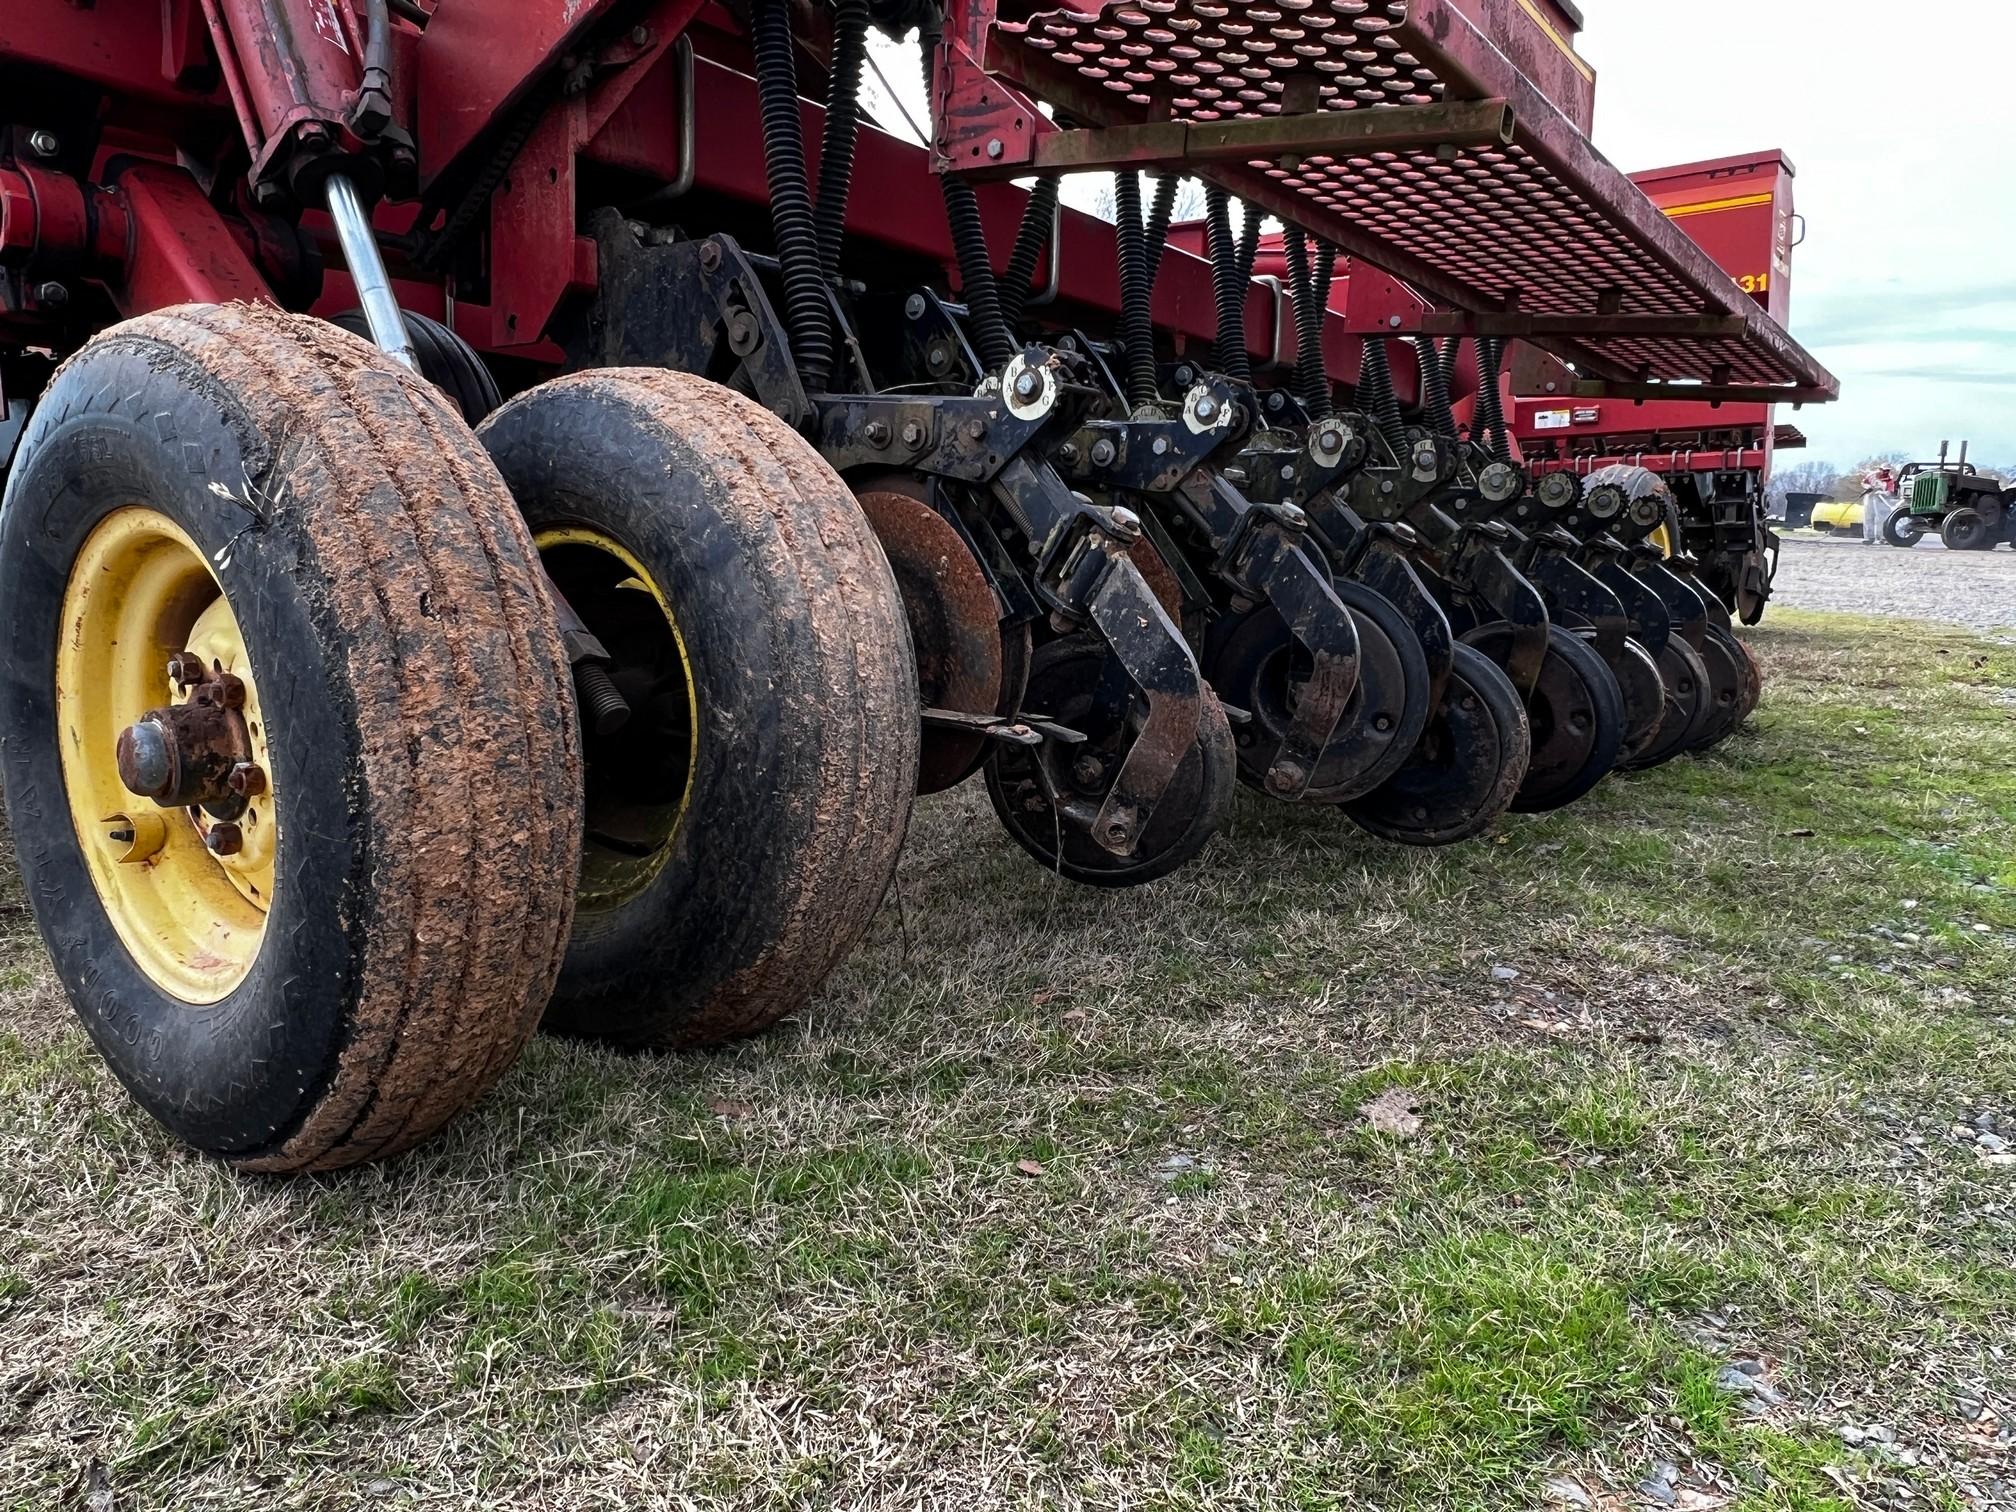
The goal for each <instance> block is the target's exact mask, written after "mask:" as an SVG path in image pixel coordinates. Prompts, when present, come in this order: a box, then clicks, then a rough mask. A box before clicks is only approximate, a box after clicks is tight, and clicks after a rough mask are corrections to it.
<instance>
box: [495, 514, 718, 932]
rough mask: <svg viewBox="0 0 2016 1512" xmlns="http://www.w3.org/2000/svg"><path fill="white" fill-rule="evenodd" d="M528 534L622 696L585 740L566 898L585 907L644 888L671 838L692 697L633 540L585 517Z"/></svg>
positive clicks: (675, 626) (687, 671)
mask: <svg viewBox="0 0 2016 1512" xmlns="http://www.w3.org/2000/svg"><path fill="white" fill-rule="evenodd" d="M533 541H534V544H535V545H537V547H538V548H539V555H540V558H541V559H542V560H543V561H544V562H545V564H546V570H547V572H548V573H549V574H551V575H552V578H553V581H554V583H555V584H556V585H557V586H558V587H559V589H560V591H561V592H562V593H564V594H565V595H566V597H567V601H568V603H569V604H570V605H572V606H573V609H574V612H575V613H576V614H578V615H580V616H581V619H582V621H583V622H584V623H585V624H586V625H587V627H588V629H589V630H590V631H591V632H592V633H593V634H594V635H595V636H596V638H597V639H598V640H600V641H601V642H602V643H603V645H604V646H605V647H606V648H607V649H608V650H609V652H610V654H611V656H612V658H613V659H614V662H615V665H616V676H617V680H618V683H619V686H621V687H622V688H623V690H624V692H625V694H626V696H628V697H630V698H631V700H632V711H631V718H630V722H629V723H628V724H627V725H626V726H625V727H624V728H623V729H622V730H621V731H619V732H618V733H617V734H616V735H614V736H612V737H609V738H607V739H605V740H598V739H594V738H590V739H589V740H588V743H587V758H588V760H587V781H586V799H587V801H586V807H585V813H586V823H585V833H584V834H583V837H582V846H581V880H580V885H579V887H578V888H577V889H576V892H575V899H574V908H575V912H576V913H579V914H595V913H599V912H606V911H608V910H610V909H614V908H616V907H618V906H619V905H621V904H623V903H625V902H628V901H629V900H630V899H632V898H634V897H636V896H637V895H638V894H639V893H641V892H643V891H644V889H645V888H646V887H648V886H650V884H651V882H652V880H653V879H654V878H656V877H657V875H658V874H659V872H660V871H662V870H663V869H664V867H665V863H666V861H667V860H668V859H669V858H670V857H671V855H672V853H673V851H674V849H675V848H676V840H677V836H678V833H679V827H680V826H681V825H682V824H683V823H684V822H685V819H686V810H687V808H688V806H689V805H690V804H691V803H692V800H693V773H694V770H695V768H696V767H697V765H698V763H699V759H700V721H699V718H698V710H699V699H698V696H697V695H696V693H695V691H694V686H693V663H692V660H691V659H690V658H689V657H688V656H687V654H686V641H685V638H684V637H683V636H682V635H681V633H680V630H679V621H678V620H677V619H676V618H675V617H674V616H673V613H672V605H671V602H670V601H669V600H668V599H667V598H666V596H665V591H664V589H663V588H661V587H660V586H659V585H658V582H657V580H656V579H655V578H654V577H652V575H651V573H650V572H649V571H648V570H647V569H646V568H645V566H644V564H643V563H642V562H641V561H640V560H638V558H637V556H636V554H635V553H634V552H632V551H631V550H630V549H629V548H628V547H627V546H624V545H623V544H622V543H621V542H620V541H617V540H616V539H614V538H613V537H611V536H609V535H608V534H606V533H605V532H603V531H600V530H596V529H594V528H593V527H591V526H586V525H564V526H554V527H551V528H549V529H546V530H542V531H540V532H538V533H537V534H536V535H535V536H534V538H533ZM640 700H641V701H640Z"/></svg>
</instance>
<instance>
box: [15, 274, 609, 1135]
mask: <svg viewBox="0 0 2016 1512" xmlns="http://www.w3.org/2000/svg"><path fill="white" fill-rule="evenodd" d="M0 605H4V625H5V632H6V636H7V646H8V648H9V651H8V658H7V664H6V669H5V672H4V675H0V750H4V761H5V787H6V797H7V808H8V814H9V819H10V822H11V824H12V826H13V833H14V840H15V844H16V847H17V849H18V851H19V854H20V859H21V866H22V872H23V878H24V882H25V889H26V892H27V895H28V896H29V897H30V898H31V899H32V900H33V904H34V908H35V913H36V921H37V923H38V924H39V926H40V928H41V931H42V935H43V938H44V940H45V941H46V942H47V944H48V948H49V953H50V956H51V959H52V961H53V962H54V965H55V969H56V973H57V975H58V976H59V977H60V978H61V980H62V982H63V985H64V987H65V988H66V989H67V991H68V993H69V996H70V999H71V1001H72V1003H73V1004H74V1005H75V1007H76V1010H77V1012H78V1014H79V1016H80V1017H81V1018H82V1020H83V1022H84V1024H85V1027H86V1028H87V1030H88V1031H89V1033H90V1035H91V1038H92V1039H93V1041H94V1042H95V1043H96V1044H97V1046H98V1048H99V1050H100V1051H101V1053H102V1054H103V1055H104V1057H105V1060H106V1061H107V1063H108V1064H109V1065H110V1067H111V1068H112V1070H113V1071H114V1073H115V1074H116V1075H117V1076H118V1077H119V1079H120V1080H121V1081H123V1082H124V1083H125V1084H126V1085H127V1087H129V1088H130V1089H131V1090H132V1092H133V1094H134V1096H135V1097H136V1098H137V1099H138V1100H139V1101H140V1103H141V1104H142V1105H143V1106H144V1107H146V1109H147V1110H148V1111H149V1112H150V1113H152V1114H153V1115H154V1116H155V1117H156V1118H158V1119H159V1120H160V1121H161V1122H162V1123H163V1124H165V1125H166V1126H167V1127H168V1128H169V1129H170V1130H171V1131H172V1132H173V1133H175V1134H176V1135H177V1136H179V1137H180V1138H182V1139H183V1140H186V1141H187V1142H188V1143H189V1144H191V1145H193V1146H195V1147H196V1148H198V1149H200V1150H203V1151H206V1152H208V1153H210V1154H212V1155H216V1156H220V1157H223V1158H225V1159H228V1160H230V1161H233V1162H235V1163H237V1164H238V1165H240V1166H242V1167H245V1168H248V1169H252V1170H259V1171H274V1172H287V1171H301V1170H326V1169H332V1168H335V1167H339V1166H345V1165H350V1164H354V1163H357V1162H359V1161H364V1160H371V1159H376V1158H380V1157H384V1156H389V1155H392V1154H394V1153H396V1152H398V1151H400V1150H402V1149H405V1148H407V1147H409V1146H411V1145H413V1144H415V1143H417V1142H418V1141H420V1140H422V1139H424V1138H425V1137H427V1135H429V1134H430V1133H432V1132H433V1131H435V1130H437V1129H439V1128H440V1127H441V1126H442V1125H443V1124H445V1123H446V1122H447V1121H448V1120H449V1119H450V1118H452V1117H454V1116H455V1114H457V1113H458V1112H460V1111H461V1110H462V1109H463V1108H465V1107H467V1106H468V1105H469V1104H470V1103H471V1102H472V1101H474V1100H475V1099H476V1098H477V1097H478V1096H479V1095H480V1094H481V1093H482V1092H483V1091H484V1090H485V1089H486V1088H487V1087H489V1086H490V1085H491V1084H492V1083H493V1082H495V1081H496V1080H497V1078H498V1077H499V1076H501V1075H502V1074H503V1072H504V1071H505V1069H506V1068H508V1067H509V1066H510V1065H511V1063H512V1061H513V1060H514V1059H515V1058H516V1056H517V1054H518V1052H519V1050H520V1049H521V1048H522V1046H523V1045H524V1043H525V1041H526V1039H527V1038H528V1037H529V1035H530V1034H531V1032H532V1031H533V1029H534V1028H535V1026H536V1025H537V1023H538V1020H539V1015H540V1013H541V1011H542V1010H543V1009H544V1007H545V1004H546V999H547V996H548V994H549V992H550V990H551V987H552V983H553V980H554V978H555V976H556V975H557V972H558V969H559V965H560V959H561V956H562V953H563V951H564V949H565V945H566V940H567V934H568V928H569V919H570V912H571V899H572V884H573V878H574V874H575V870H576V865H577V859H578V847H579V825H580V817H579V816H580V781H581V777H580V752H579V748H578V743H577V740H576V736H575V733H574V730H575V721H574V718H573V704H572V692H571V686H570V683H569V680H568V673H567V663H566V658H565V654H564V650H563V647H562V645H561V641H560V637H559V633H558V629H557V625H556V622H555V619H554V614H553V607H552V603H551V600H550V598H549V597H548V595H547V593H546V590H545V588H544V586H543V580H542V578H541V576H540V574H539V571H538V563H537V558H536V556H535V554H534V550H533V546H532V542H531V538H530V536H529V534H528V533H527V532H526V530H525V528H524V525H523V523H522V521H520V519H519V518H518V516H517V513H516V511H515V510H514V509H513V507H512V504H511V499H510V496H509V494H508V493H507V492H506V491H505V488H504V485H503V483H502V481H501V480H500V479H499V478H498V476H497V472H496V469H495V468H494V467H492V466H491V464H490V461H489V458H488V457H487V456H486V455H485V454H484V452H483V449H482V447H481V446H480V445H478V444H477V442H476V439H475V437H474V435H473V434H472V433H471V432H470V430H469V429H468V428H467V427H466V426H465V425H464V424H463V423H462V421H461V419H460V418H459V417H458V416H457V415H456V414H455V412H454V411H453V409H452V408H451V406H450V405H449V404H448V402H447V401H446V400H445V399H443V397H442V396H441V395H440V393H439V392H438V391H437V390H435V389H434V388H433V387H432V386H430V385H428V384H426V383H424V382H422V381H421V380H419V379H418V378H417V377H415V376H413V375H412V374H410V373H408V372H407V371H405V370H404V369H403V368H401V367H399V366H398V365H397V364H395V363H394V362H392V361H391V360H390V359H389V358H387V357H386V356H385V355H384V354H383V353H381V352H379V351H378V350H377V349H376V348H374V347H372V346H370V345H369V344H368V343H366V342H364V341H361V340H358V339H357V338H355V337H352V336H349V335H346V334H345V333H343V332H341V331H339V330H337V329H336V328H335V327H333V326H331V325H329V324H327V323H326V322H323V321H319V320H312V319H308V318H305V317H299V316H291V315H284V314H281V313H279V312H277V311H272V310H268V309H264V308H259V307H252V306H242V305H241V306H193V305H192V306H184V307H179V308H173V309H167V310H162V311H160V312H157V313H154V314H150V315H146V316H143V317H141V318H139V319H135V320H130V321H127V322H125V323H123V324H121V325H118V326H115V327H113V328H112V329H110V330H109V331H107V332H105V333H104V334H102V335H100V336H99V337H97V338H96V339H94V340H93V341H92V342H91V343H90V344H89V345H87V346H86V347H85V348H84V349H83V350H82V351H81V352H80V353H79V354H78V355H77V356H75V357H73V358H72V359H71V360H70V361H69V362H67V363H66V364H64V366H63V367H62V369H61V370H60V371H59V373H58V374H57V376H56V378H55V380H54V382H53V383H52V384H51V386H50V388H49V390H48V391H47V393H46V394H45V395H44V397H43V399H42V401H41V404H40V406H39V407H38V410H37V412H36V415H35V418H34V421H33V423H32V425H31V428H30V431H29V434H28V436H27V438H26V441H25V443H24V446H23V449H22V454H21V457H20V459H19V465H18V466H17V467H16V469H15V470H14V474H13V476H12V478H11V479H10V480H9V484H8V489H7V494H6V501H5V505H4V508H0ZM227 647H228V649H222V648H227ZM178 648H183V649H182V650H181V652H180V654H179V655H178V656H177V658H176V660H177V662H178V663H180V664H181V665H182V666H183V667H184V668H185V671H186V668H187V667H188V665H189V662H190V661H193V662H194V664H195V665H196V666H197V667H198V668H201V669H202V671H203V675H204V676H205V677H208V676H209V675H210V674H211V671H212V670H213V669H215V670H217V672H218V674H219V676H220V678H221V676H222V673H223V672H224V671H231V672H232V673H233V674H234V677H233V687H234V689H235V692H234V693H233V698H235V699H240V700H243V702H242V703H237V704H233V705H230V706H231V707H232V708H233V709H234V710H235V713H236V716H237V717H238V719H239V720H240V721H242V722H241V723H240V724H239V725H237V726H235V727H234V728H235V729H236V731H237V734H236V735H235V736H234V737H233V738H234V739H238V740H240V741H241V742H243V741H246V740H249V742H250V746H249V749H250V750H251V752H252V753H253V755H254V756H255V757H256V762H257V764H258V771H259V783H258V785H257V786H256V787H251V785H250V784H247V786H248V787H250V790H251V792H252V796H251V797H250V798H245V799H239V798H234V797H233V796H232V795H231V794H229V793H226V794H225V795H224V796H223V797H221V798H218V797H215V796H214V795H213V797H212V798H211V799H209V800H206V801H207V802H209V803H211V804H212V805H213V807H214V808H216V809H218V810H220V811H222V815H221V816H220V815H219V814H214V813H210V812H208V811H206V810H204V809H202V808H200V807H198V806H197V805H194V804H191V803H189V802H188V801H187V799H186V797H185V798H183V799H181V800H180V801H178V802H171V801H170V799H169V798H168V797H166V796H162V799H161V803H160V804H156V803H155V802H154V800H153V799H152V798H142V797H138V796H134V795H133V793H131V792H129V791H128V785H129V782H130V776H131V773H132V771H133V770H134V768H132V767H129V766H128V765H127V763H126V760H125V757H124V756H123V754H122V756H121V757H120V758H119V759H118V760H116V761H115V759H114V746H115V744H118V743H119V741H118V740H117V739H116V738H115V737H118V736H119V735H120V732H122V731H126V730H130V729H134V728H138V727H139V726H141V725H144V724H147V723H149V719H150V717H151V716H150V714H149V712H148V711H150V709H156V708H157V706H167V705H170V704H172V703H173V702H174V701H175V700H176V699H177V698H178V697H181V696H183V695H178V693H177V692H176V689H177V687H178V686H180V683H181V677H180V676H175V675H171V671H170V669H169V667H168V660H169V657H170V655H171V653H175V652H177V650H178ZM213 652H215V653H216V654H215V655H212V653H213ZM184 658H188V660H187V661H185V660H184ZM188 675H193V674H188ZM198 686H199V688H200V687H203V686H208V687H211V688H213V689H215V688H221V687H223V686H224V684H223V683H222V682H221V681H220V682H218V683H215V684H208V685H205V684H201V683H199V684H198ZM188 691H189V690H188V689H186V688H185V689H183V694H187V693H188ZM248 731H249V734H248ZM178 749H180V748H178ZM205 749H208V748H207V747H206V748H205ZM241 749H242V747H241ZM178 791H179V790H178ZM164 792H165V790H164ZM232 815H235V818H234V819H233V823H232V825H231V826H228V827H229V828H231V831H232V844H230V845H229V846H226V845H225V844H224V843H222V841H221V839H220V831H222V830H224V829H225V828H227V826H226V825H225V824H224V823H223V822H222V817H224V816H232ZM240 833H242V836H243V840H242V844H241V843H239V835H240Z"/></svg>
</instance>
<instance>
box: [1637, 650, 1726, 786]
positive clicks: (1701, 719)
mask: <svg viewBox="0 0 2016 1512" xmlns="http://www.w3.org/2000/svg"><path fill="white" fill-rule="evenodd" d="M1658 665H1659V682H1660V686H1661V690H1662V692H1663V694H1664V697H1665V702H1666V708H1665V713H1664V714H1663V715H1662V716H1661V718H1660V721H1659V728H1658V730H1657V731H1656V732H1655V733H1654V734H1653V737H1652V739H1651V741H1650V742H1649V743H1647V745H1646V746H1645V748H1644V749H1643V750H1641V751H1638V752H1635V753H1627V754H1626V755H1625V756H1623V757H1621V758H1620V759H1619V760H1618V762H1617V768H1618V770H1619V771H1631V772H1639V771H1644V770H1646V769H1647V768H1649V767H1655V766H1658V765H1660V764H1661V763H1662V762H1667V761H1671V760H1672V759H1673V758H1674V757H1675V756H1678V755H1679V754H1680V753H1681V752H1682V751H1684V750H1686V749H1687V748H1688V746H1689V744H1690V743H1691V742H1692V741H1693V740H1694V739H1695V738H1696V737H1697V736H1698V735H1699V734H1700V733H1701V727H1702V726H1703V725H1704V724H1705V723H1706V722H1707V720H1708V715H1709V711H1710V709H1711V707H1712V705H1713V702H1714V695H1713V693H1712V692H1711V690H1710V688H1709V684H1708V668H1707V666H1706V665H1705V664H1704V663H1703V662H1702V660H1701V654H1700V652H1698V651H1696V650H1695V649H1694V648H1693V647H1692V646H1690V645H1689V644H1688V643H1687V641H1686V639H1685V637H1683V636H1681V635H1680V634H1679V633H1678V632H1677V631H1676V632H1675V633H1674V634H1672V635H1669V636H1668V637H1667V638H1666V645H1665V648H1664V649H1663V650H1662V651H1660V653H1659V658H1658Z"/></svg>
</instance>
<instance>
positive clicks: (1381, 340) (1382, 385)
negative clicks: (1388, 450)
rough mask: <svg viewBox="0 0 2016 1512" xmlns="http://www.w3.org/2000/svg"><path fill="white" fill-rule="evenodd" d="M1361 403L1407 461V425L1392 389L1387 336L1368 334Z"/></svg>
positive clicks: (1362, 364) (1361, 370)
mask: <svg viewBox="0 0 2016 1512" xmlns="http://www.w3.org/2000/svg"><path fill="white" fill-rule="evenodd" d="M1358 407H1359V408H1360V409H1362V410H1364V411H1365V412H1366V413H1368V414H1369V415H1371V417H1372V420H1373V423H1374V424H1376V425H1377V426H1378V427H1379V434H1380V435H1382V436H1384V437H1385V438H1386V444H1387V445H1388V446H1390V447H1392V448H1393V455H1394V456H1396V457H1398V458H1400V459H1401V460H1402V461H1405V459H1406V456H1407V427H1406V426H1405V425H1403V424H1401V422H1400V400H1399V397H1398V396H1397V395H1396V394H1395V393H1394V391H1393V366H1392V364H1391V362H1389V361H1388V360H1387V357H1386V338H1385V337H1384V336H1367V337H1366V338H1365V355H1364V356H1363V357H1362V358H1360V359H1359V365H1358Z"/></svg>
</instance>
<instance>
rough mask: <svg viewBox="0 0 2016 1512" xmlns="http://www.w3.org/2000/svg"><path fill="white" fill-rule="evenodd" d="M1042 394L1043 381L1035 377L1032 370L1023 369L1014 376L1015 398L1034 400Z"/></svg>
mask: <svg viewBox="0 0 2016 1512" xmlns="http://www.w3.org/2000/svg"><path fill="white" fill-rule="evenodd" d="M1042 392H1043V380H1042V379H1041V378H1039V377H1037V376H1036V372H1035V370H1034V369H1033V368H1024V369H1022V371H1021V372H1019V373H1017V374H1016V375H1015V397H1016V398H1017V399H1034V398H1035V397H1036V396H1037V395H1038V394H1040V393H1042Z"/></svg>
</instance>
